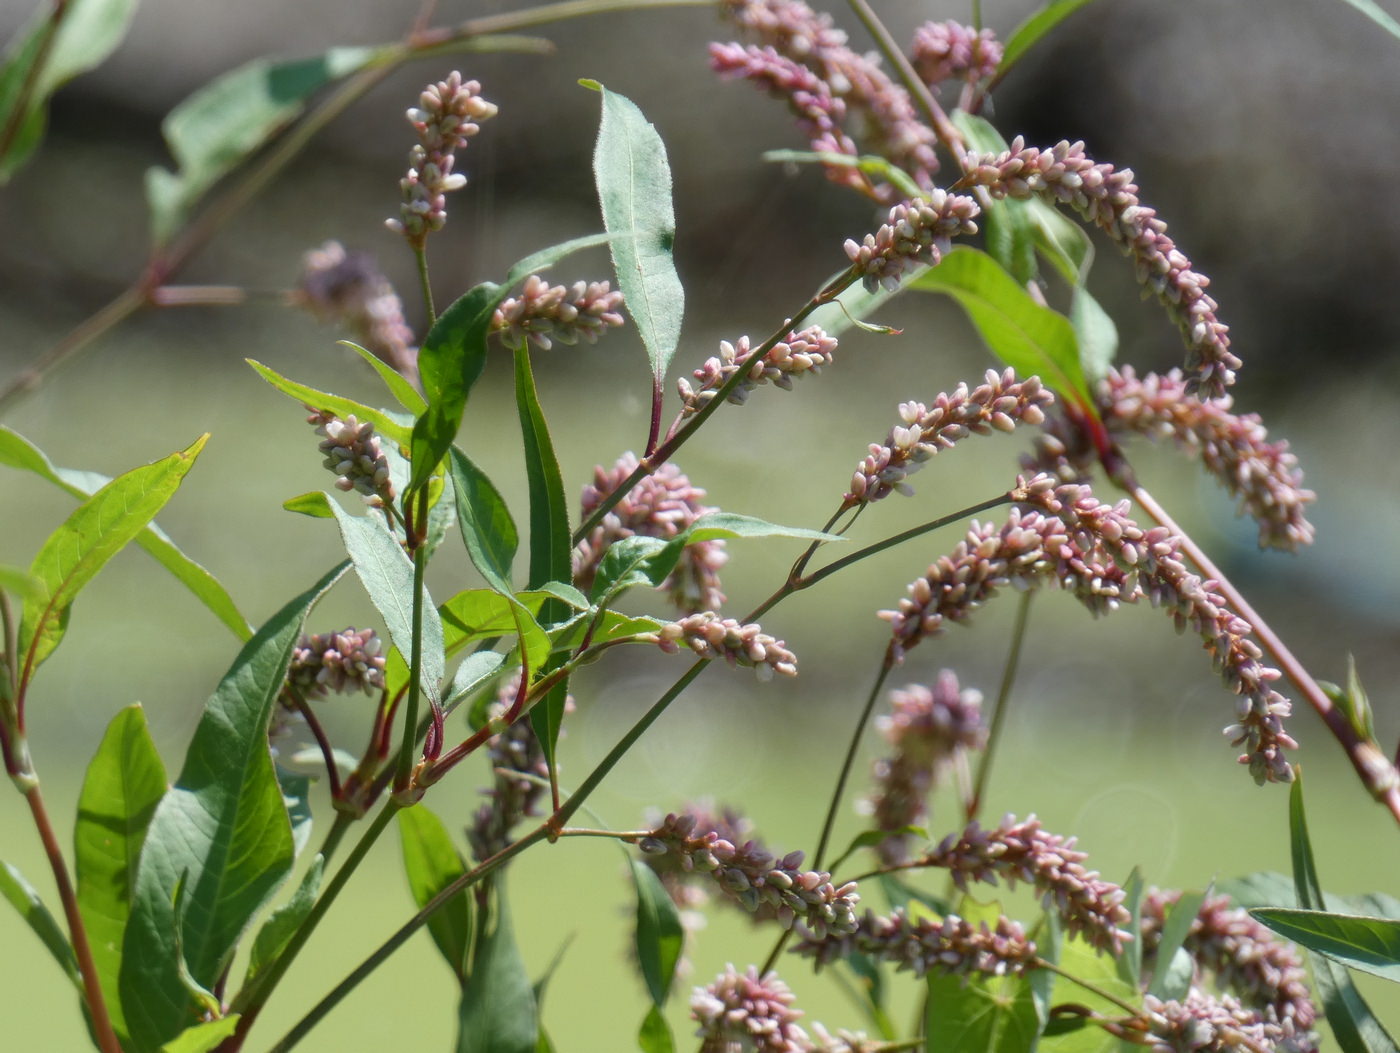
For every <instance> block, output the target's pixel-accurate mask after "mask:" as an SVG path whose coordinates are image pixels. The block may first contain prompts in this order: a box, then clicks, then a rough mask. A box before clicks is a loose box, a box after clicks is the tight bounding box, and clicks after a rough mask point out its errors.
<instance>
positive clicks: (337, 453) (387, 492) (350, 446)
mask: <svg viewBox="0 0 1400 1053" xmlns="http://www.w3.org/2000/svg"><path fill="white" fill-rule="evenodd" d="M306 408H307V409H309V410H311V416H309V417H307V418H306V422H307V423H308V424H314V425H316V434H317V435H323V436H325V438H324V439H323V440H322V441H321V443H320V444H319V445H318V447H317V449H319V450H320V451H321V452H322V453H323V454H325V455H326V459H325V460H324V461H323V462H321V463H322V464H323V465H324V466H325V467H326V468H328V469H330V471H332V472H334V473H335V475H336V476H337V478H336V480H335V487H336V489H337V490H345V491H349V490H354V491H355V492H356V493H359V494H362V495H364V499H365V503H366V504H368V505H372V506H375V507H380V506H383V505H391V504H393V501H394V484H393V483H392V482H391V481H390V479H389V460H388V458H387V457H385V456H384V451H383V450H382V449H381V448H380V446H379V436H378V435H376V434H375V433H374V425H373V424H371V423H370V422H369V421H366V422H365V423H363V424H361V423H360V422H359V421H358V420H356V419H355V417H354V416H353V415H351V416H349V417H346V418H344V419H343V420H342V419H341V418H340V417H337V416H336V415H335V414H334V413H331V412H330V411H329V410H318V409H316V408H315V407H314V406H307V407H306Z"/></svg>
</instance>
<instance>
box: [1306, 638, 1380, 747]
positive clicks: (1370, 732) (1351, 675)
mask: <svg viewBox="0 0 1400 1053" xmlns="http://www.w3.org/2000/svg"><path fill="white" fill-rule="evenodd" d="M1318 686H1319V687H1321V688H1322V690H1323V693H1325V694H1326V695H1327V697H1328V698H1330V699H1331V700H1332V702H1333V704H1334V705H1336V706H1337V708H1338V709H1340V710H1341V711H1342V712H1343V713H1344V714H1345V715H1346V718H1347V723H1349V724H1350V725H1351V727H1352V730H1353V731H1355V732H1356V734H1357V735H1359V736H1360V737H1361V738H1362V739H1364V740H1366V741H1373V740H1374V739H1375V737H1376V731H1375V723H1374V721H1373V719H1372V716H1371V700H1370V697H1369V696H1368V695H1367V694H1366V688H1365V687H1363V686H1362V684H1361V678H1360V677H1359V676H1357V673H1356V656H1355V655H1350V654H1349V655H1347V685H1346V687H1344V688H1343V687H1338V686H1337V685H1336V684H1332V683H1328V682H1327V681H1326V680H1319V681H1318Z"/></svg>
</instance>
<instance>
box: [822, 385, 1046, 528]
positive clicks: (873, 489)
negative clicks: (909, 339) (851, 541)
mask: <svg viewBox="0 0 1400 1053" xmlns="http://www.w3.org/2000/svg"><path fill="white" fill-rule="evenodd" d="M1053 401H1054V396H1053V395H1052V394H1051V393H1050V392H1049V391H1048V390H1047V389H1046V388H1045V387H1044V386H1043V385H1042V384H1041V382H1040V378H1039V377H1030V378H1028V379H1026V380H1023V381H1017V379H1016V374H1015V373H1014V372H1013V371H1012V370H1010V369H1008V370H1006V371H1005V372H1004V373H1001V374H998V373H997V372H996V370H994V369H989V370H987V375H986V376H985V377H984V378H983V383H981V384H980V385H978V386H977V387H976V388H974V389H973V390H972V391H969V390H968V388H967V385H966V384H959V385H958V386H957V387H956V388H955V389H954V390H953V391H952V393H951V394H949V393H946V392H945V393H942V394H940V395H939V396H938V398H937V399H935V400H934V403H933V405H932V406H925V405H924V404H923V403H922V402H901V403H900V404H899V419H900V421H901V422H902V423H900V424H897V425H895V426H894V427H893V428H891V429H890V434H889V437H888V438H887V439H886V440H885V441H884V442H883V443H879V444H876V443H871V445H870V453H869V455H868V456H867V457H866V458H865V460H863V461H861V463H860V466H859V467H858V468H856V471H855V475H854V476H853V477H852V479H851V490H850V492H849V493H848V494H846V504H847V505H855V504H859V503H862V502H867V501H878V500H880V498H882V497H887V496H889V495H890V494H891V493H893V492H895V491H896V490H897V491H899V492H900V493H902V494H904V495H906V496H909V495H912V494H913V492H914V490H913V487H911V486H910V485H909V484H908V483H907V482H905V480H906V479H907V478H908V477H909V476H910V475H912V474H913V473H914V472H916V471H918V470H919V469H920V468H921V467H923V464H924V462H925V461H927V460H928V459H929V458H931V457H932V456H933V455H934V454H936V453H938V452H940V451H941V450H947V449H950V448H951V447H952V446H953V444H954V443H956V442H957V441H958V440H959V439H964V438H966V437H967V436H968V435H971V434H974V433H975V434H978V435H987V434H990V433H991V432H993V431H1003V432H1009V431H1015V429H1016V425H1017V424H1018V423H1025V424H1040V423H1042V422H1043V421H1044V420H1045V412H1044V410H1043V407H1045V406H1048V405H1049V404H1050V403H1052V402H1053Z"/></svg>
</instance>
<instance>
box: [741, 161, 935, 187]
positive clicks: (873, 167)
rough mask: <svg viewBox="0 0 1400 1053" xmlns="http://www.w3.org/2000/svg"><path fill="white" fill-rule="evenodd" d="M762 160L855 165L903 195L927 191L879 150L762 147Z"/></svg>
mask: <svg viewBox="0 0 1400 1053" xmlns="http://www.w3.org/2000/svg"><path fill="white" fill-rule="evenodd" d="M763 160H765V161H769V162H772V163H775V164H782V165H787V164H820V165H826V166H828V167H835V168H855V169H858V170H860V171H861V172H864V173H865V174H866V175H868V176H875V177H876V178H877V179H882V180H884V181H885V182H887V183H890V184H892V185H893V186H894V187H895V189H897V190H898V191H899V192H900V193H901V194H902V195H904V196H905V197H927V196H928V192H927V191H926V190H925V189H924V188H923V187H921V186H919V184H918V183H916V182H914V180H913V179H911V178H910V176H909V173H908V172H906V171H905V170H904V169H902V168H900V167H899V166H898V165H896V164H893V163H891V162H890V161H889V159H888V158H884V157H880V156H879V155H878V154H862V155H861V156H859V157H851V156H850V155H849V154H838V153H834V152H833V151H830V150H765V151H763Z"/></svg>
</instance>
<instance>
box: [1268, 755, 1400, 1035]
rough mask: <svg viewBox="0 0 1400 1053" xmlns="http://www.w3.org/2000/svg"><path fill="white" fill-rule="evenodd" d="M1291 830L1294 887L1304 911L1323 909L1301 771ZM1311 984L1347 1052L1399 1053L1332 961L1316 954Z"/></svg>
mask: <svg viewBox="0 0 1400 1053" xmlns="http://www.w3.org/2000/svg"><path fill="white" fill-rule="evenodd" d="M1288 831H1289V840H1290V848H1291V850H1292V856H1293V886H1294V893H1295V894H1296V895H1297V897H1298V904H1299V906H1301V907H1302V908H1303V909H1304V910H1318V911H1325V910H1326V909H1327V902H1326V899H1325V898H1324V896H1323V892H1322V882H1321V881H1320V880H1319V879H1318V875H1317V863H1316V861H1315V860H1314V859H1313V851H1312V839H1311V837H1310V836H1309V835H1308V819H1307V813H1306V810H1305V809H1304V807H1303V776H1302V773H1301V772H1299V773H1298V775H1297V777H1296V778H1295V779H1294V780H1293V786H1292V787H1291V789H1290V790H1289V795H1288ZM1312 974H1313V984H1314V986H1315V987H1316V988H1317V993H1318V995H1319V996H1320V997H1321V999H1322V1011H1323V1013H1324V1014H1326V1016H1327V1023H1328V1024H1329V1025H1330V1026H1331V1028H1332V1035H1333V1037H1335V1038H1336V1040H1337V1044H1338V1045H1339V1046H1341V1047H1342V1051H1343V1053H1396V1050H1397V1048H1400V1047H1397V1046H1396V1044H1395V1040H1394V1039H1393V1038H1391V1036H1390V1033H1389V1032H1388V1031H1386V1029H1385V1025H1384V1024H1382V1023H1381V1022H1380V1021H1379V1020H1377V1019H1376V1015H1375V1013H1373V1012H1372V1011H1371V1007H1370V1006H1368V1005H1367V1004H1366V1000H1365V999H1364V998H1362V997H1361V992H1360V991H1358V990H1357V989H1356V985H1355V984H1354V983H1352V980H1351V976H1350V974H1349V973H1348V972H1347V971H1346V969H1345V968H1344V967H1342V966H1341V965H1338V964H1337V963H1336V962H1334V961H1333V960H1332V959H1331V958H1329V957H1326V956H1324V955H1320V954H1314V955H1312Z"/></svg>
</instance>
